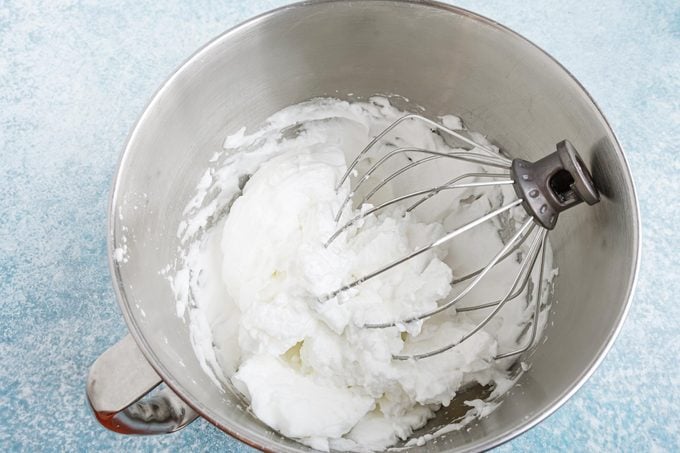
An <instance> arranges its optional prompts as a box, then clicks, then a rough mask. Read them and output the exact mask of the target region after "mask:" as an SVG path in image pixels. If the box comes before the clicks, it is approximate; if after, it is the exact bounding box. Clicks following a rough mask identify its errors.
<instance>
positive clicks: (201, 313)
mask: <svg viewBox="0 0 680 453" xmlns="http://www.w3.org/2000/svg"><path fill="white" fill-rule="evenodd" d="M403 115H404V112H402V111H399V110H398V109H396V108H394V107H393V106H391V105H390V104H389V101H388V100H387V99H385V98H380V97H376V98H371V99H370V100H369V102H365V103H362V102H353V103H348V102H345V101H340V100H336V99H314V100H311V101H308V102H303V103H301V104H298V105H295V106H291V107H288V108H285V109H283V110H281V111H280V112H278V113H276V114H274V115H272V116H271V117H270V118H269V119H268V120H267V121H266V122H265V124H264V125H263V126H262V127H261V128H260V129H258V130H257V131H255V132H254V133H246V130H245V129H241V130H239V131H238V132H237V133H236V134H234V135H232V136H230V137H228V138H227V139H226V140H225V149H224V150H223V151H221V152H219V153H216V154H215V156H214V157H213V158H212V159H211V163H210V164H211V167H210V168H209V169H208V170H207V171H206V173H205V174H204V176H203V178H202V179H201V181H200V182H199V183H198V186H197V189H196V195H195V197H194V198H193V199H192V201H191V202H190V203H189V205H188V206H187V208H186V211H185V218H186V221H184V222H182V224H181V225H180V227H179V230H178V234H179V236H180V238H181V240H182V243H183V244H184V246H185V250H184V252H183V254H182V256H181V259H180V260H179V262H178V264H177V265H176V267H175V273H174V276H173V277H172V278H171V284H172V287H173V290H174V292H175V295H176V297H177V311H178V315H179V316H187V317H188V320H189V327H190V331H191V337H192V343H193V346H194V350H195V352H196V355H197V356H198V358H199V360H200V362H201V363H202V365H203V368H204V370H205V371H206V372H207V373H208V374H209V375H210V376H211V377H212V379H213V380H214V382H215V383H216V385H218V386H220V387H221V388H227V389H234V388H235V389H238V391H240V392H241V393H242V394H243V395H245V397H246V398H247V399H248V401H249V403H250V406H251V409H252V411H253V412H254V414H255V415H256V416H257V417H258V418H260V419H261V420H262V421H264V422H265V423H266V424H268V425H269V426H271V427H272V428H274V429H276V430H278V431H279V432H281V433H282V434H284V435H285V436H289V437H292V438H295V439H298V440H299V441H301V442H303V443H305V444H307V445H310V446H312V447H313V448H316V449H319V450H329V449H331V448H334V449H338V450H356V451H367V450H383V449H385V448H387V447H389V446H391V445H394V444H395V443H397V442H398V441H399V440H405V439H408V438H409V437H410V436H411V434H412V433H413V431H414V430H416V429H418V428H420V427H422V426H424V425H425V424H426V422H427V420H428V419H430V418H431V417H433V415H434V413H435V412H436V411H437V410H438V409H439V408H441V407H442V406H448V405H449V404H450V402H451V400H452V399H453V398H454V397H455V396H456V393H457V392H458V391H459V390H460V389H461V388H464V387H466V386H468V385H471V384H475V383H477V384H481V385H485V386H486V385H489V386H495V388H496V390H501V389H502V390H503V391H507V389H509V388H510V387H511V385H510V383H511V380H510V376H509V373H508V371H507V368H508V366H509V365H510V364H511V363H512V361H513V359H507V360H500V361H495V360H494V359H493V357H494V356H495V355H496V354H498V353H499V352H506V351H509V350H514V349H516V348H517V347H518V346H521V345H523V343H524V342H525V341H526V339H527V338H526V337H527V335H526V330H527V329H526V327H527V325H528V322H529V321H530V319H531V316H532V310H533V308H532V307H533V306H532V304H528V303H527V302H526V300H525V299H522V300H519V301H517V303H512V304H507V305H506V306H505V307H504V308H503V309H502V311H501V313H500V315H499V316H497V317H496V318H495V319H494V320H493V321H492V322H491V323H489V325H488V326H487V327H485V328H484V329H482V330H481V331H480V332H478V333H477V334H475V335H474V336H473V337H472V338H471V339H470V340H468V341H466V342H464V343H462V344H461V345H459V346H457V347H455V348H453V349H451V350H449V351H447V352H445V353H443V354H441V355H439V356H437V357H436V358H434V359H424V360H420V361H417V362H416V361H397V360H393V359H392V356H393V355H394V354H404V353H412V352H422V351H427V350H432V349H437V348H438V347H440V346H442V345H445V344H449V343H452V342H453V341H455V339H456V338H460V337H462V336H463V335H464V334H465V333H467V332H468V331H469V330H471V329H472V328H473V327H474V326H475V325H476V324H477V322H479V321H480V320H481V319H482V318H483V317H484V316H485V315H486V314H488V311H485V310H480V311H476V312H468V313H456V312H455V310H449V311H446V312H444V313H442V314H440V315H437V316H435V317H433V318H430V319H428V320H426V321H425V322H421V323H418V324H417V325H411V326H409V328H408V332H404V331H403V330H404V329H401V330H400V329H399V328H397V327H393V328H388V329H366V328H361V326H362V325H364V324H366V323H376V322H384V321H391V320H395V319H403V318H406V317H409V316H412V315H415V314H419V313H422V312H424V311H427V310H430V309H432V308H434V307H436V306H437V302H438V301H440V300H441V299H443V298H445V297H446V296H447V295H449V294H450V292H451V291H452V287H451V283H450V282H451V281H452V278H453V276H454V275H459V276H460V275H463V274H465V273H466V272H469V271H471V270H474V269H475V268H476V267H474V266H473V265H472V264H471V263H472V261H471V260H470V259H469V258H470V257H471V256H475V255H476V254H480V253H481V254H483V253H491V252H489V251H493V252H496V251H497V250H499V249H500V248H501V247H502V245H503V242H502V239H501V237H500V235H499V234H498V230H499V229H500V227H501V225H499V224H498V222H496V223H494V222H487V223H486V224H483V225H482V226H481V227H480V228H478V229H477V230H475V231H474V232H472V233H471V234H470V235H468V236H467V237H466V239H465V241H459V242H457V243H455V244H453V245H451V246H450V247H448V248H447V247H443V248H441V249H437V250H434V251H430V252H428V253H425V254H422V255H420V256H419V257H417V258H416V259H413V260H411V261H408V262H407V263H405V264H403V265H401V266H398V267H397V268H395V269H393V270H391V271H389V272H386V273H384V274H382V275H381V276H379V277H377V278H375V279H373V280H370V281H367V282H365V283H364V284H362V285H360V286H359V287H357V288H356V289H355V290H353V291H351V292H347V293H343V294H341V295H340V296H338V297H336V298H334V299H331V300H328V301H325V302H321V301H320V300H321V298H322V296H323V295H325V294H327V293H329V292H331V291H333V290H334V289H337V288H338V287H340V286H341V285H342V284H344V283H348V282H349V281H352V280H354V279H355V278H356V277H357V276H360V275H365V274H367V273H369V272H371V271H373V270H375V269H377V268H379V267H381V266H382V265H384V264H386V263H389V262H391V261H393V260H394V259H396V258H399V257H401V256H403V255H405V254H407V253H408V252H410V251H413V250H414V249H415V248H417V247H419V246H422V245H424V244H426V243H428V242H430V241H432V240H435V239H437V238H439V237H441V236H442V235H443V234H444V233H445V232H446V231H447V230H448V229H449V228H450V227H451V225H455V224H460V223H462V222H464V221H467V220H469V219H472V218H474V217H479V216H480V215H483V214H484V213H486V212H487V211H488V210H489V209H490V208H492V207H494V206H497V205H498V204H499V203H500V202H502V200H503V198H504V197H510V196H512V193H511V191H512V189H511V188H504V189H500V188H498V189H495V190H492V191H487V192H483V193H482V194H483V195H482V196H481V197H479V198H476V199H475V198H474V197H469V195H471V194H472V193H473V192H466V191H463V192H461V193H460V194H459V197H458V198H459V199H461V200H462V199H466V200H468V202H466V203H460V204H459V203H455V204H453V203H452V204H451V205H450V208H449V209H447V210H446V211H442V212H439V213H438V212H432V209H430V211H427V208H426V207H424V209H425V211H426V212H427V214H428V215H427V216H422V218H421V217H419V214H418V210H416V211H414V212H412V213H408V214H405V213H404V210H403V208H395V209H392V210H386V211H383V212H380V213H379V214H378V215H370V216H367V217H366V218H364V219H363V221H362V222H361V223H360V225H357V226H355V227H352V228H350V229H349V230H348V231H346V232H345V233H343V234H342V235H340V236H339V237H338V238H337V239H336V240H335V241H334V242H332V243H331V245H330V246H329V247H327V248H326V247H324V243H325V242H326V240H327V239H328V238H329V237H330V236H331V235H332V234H333V232H334V231H335V230H336V228H337V224H336V222H335V221H334V216H335V213H336V212H337V211H338V209H340V206H341V203H342V201H343V199H344V198H345V196H347V194H348V191H349V185H348V184H345V186H343V187H342V188H341V189H340V190H339V191H336V189H335V187H336V185H337V184H338V182H339V181H340V178H341V177H342V175H343V174H344V172H345V170H346V168H347V162H348V159H351V158H353V156H355V155H356V153H358V152H359V151H360V150H361V149H362V148H363V147H364V146H365V145H366V144H367V143H368V142H369V141H370V140H371V139H372V137H374V136H375V135H376V134H378V133H379V132H380V131H382V130H383V129H384V128H385V127H387V126H388V125H389V124H390V123H391V122H393V121H394V120H396V119H397V118H399V117H401V116H403ZM441 120H442V121H443V122H444V123H445V124H447V125H450V126H453V127H456V128H460V127H462V125H461V124H460V121H459V120H458V119H457V118H456V117H453V116H447V117H444V118H442V119H441ZM471 135H472V136H473V137H474V139H475V140H477V141H478V142H483V143H484V144H486V145H487V146H491V145H490V144H489V143H488V142H487V141H486V140H484V138H483V137H482V136H480V135H479V134H473V133H471ZM394 141H395V143H394V146H397V145H398V146H416V147H422V148H427V149H431V150H437V151H443V152H450V151H452V148H451V147H450V146H449V145H448V144H447V143H446V142H445V140H444V139H443V138H442V137H441V136H439V135H436V134H434V133H433V132H432V131H431V130H430V129H429V128H428V127H426V126H424V125H422V124H416V123H415V122H414V123H405V124H404V126H403V128H402V129H400V133H399V138H394ZM460 165H461V166H462V168H464V169H466V170H467V171H480V170H481V169H480V167H479V166H477V165H476V164H468V163H464V164H460ZM386 189H387V192H388V193H387V195H389V187H387V188H386ZM507 191H510V192H507ZM356 212H358V211H355V210H353V209H352V208H351V207H348V208H347V209H346V210H345V212H344V213H343V217H342V219H341V221H340V224H342V223H343V220H347V219H350V218H352V217H353V216H354V215H355V214H356ZM517 215H518V216H521V213H518V214H517ZM423 219H427V220H423ZM514 220H517V221H519V220H521V219H520V218H519V217H518V218H517V219H514V218H506V219H505V221H506V222H508V221H514ZM547 255H548V269H551V268H552V253H550V250H548V254H547ZM518 267H519V264H518V262H517V261H516V260H512V259H508V260H505V261H504V262H503V263H501V264H500V265H499V266H498V267H497V268H496V269H494V270H493V271H492V272H493V273H492V275H490V276H489V278H488V280H487V281H486V284H485V285H483V287H482V288H480V289H479V290H475V291H473V292H472V293H471V294H470V297H469V298H468V299H466V300H465V301H464V302H461V305H463V306H464V305H476V304H478V303H481V302H488V301H489V300H492V298H494V297H498V296H499V295H502V294H503V293H504V292H505V291H506V290H507V288H509V286H510V284H511V283H512V279H513V277H514V276H515V275H516V273H517V271H518ZM548 286H549V285H544V287H545V288H546V289H545V291H546V292H547V291H548ZM543 318H544V317H543V316H542V317H541V320H540V322H539V326H540V328H541V329H542V326H543V324H544V323H545V319H543ZM501 393H502V392H500V391H496V392H494V394H493V397H494V398H497V397H498V396H500V394H501ZM469 405H470V407H471V410H470V412H468V415H467V416H466V417H464V419H463V420H459V421H457V423H453V424H451V425H449V427H448V428H444V429H440V430H439V431H440V434H443V433H445V432H446V431H447V430H448V431H450V430H453V429H459V428H460V427H462V426H464V425H465V424H466V423H468V422H469V421H471V420H473V419H476V418H478V417H482V416H485V415H487V414H488V413H489V412H490V411H491V410H493V408H495V406H496V405H497V403H493V402H482V401H479V400H477V401H474V402H471V403H469ZM436 434H437V433H434V434H430V435H427V436H421V437H419V438H417V439H412V440H411V441H410V442H411V444H416V445H418V444H422V443H424V442H426V441H428V440H430V439H431V438H433V436H435V435H436Z"/></svg>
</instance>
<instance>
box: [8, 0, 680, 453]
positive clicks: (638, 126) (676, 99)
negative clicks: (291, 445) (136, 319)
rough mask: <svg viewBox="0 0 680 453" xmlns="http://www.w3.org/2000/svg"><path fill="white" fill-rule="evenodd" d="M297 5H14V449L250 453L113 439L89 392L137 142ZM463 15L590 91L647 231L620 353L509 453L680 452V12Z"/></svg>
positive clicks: (563, 0) (111, 328)
mask: <svg viewBox="0 0 680 453" xmlns="http://www.w3.org/2000/svg"><path fill="white" fill-rule="evenodd" d="M283 3H285V2H284V1H273V0H270V1H253V2H241V1H237V0H220V1H217V0H215V1H210V0H200V1H198V0H197V1H191V2H186V1H180V0H174V1H164V2H158V1H154V0H125V1H116V2H113V1H94V0H90V1H76V0H42V1H41V0H26V1H12V0H0V304H1V305H0V306H1V310H0V450H7V449H9V450H25V451H36V450H68V451H75V450H88V451H90V450H109V451H111V450H114V451H131V450H134V451H138V450H154V451H155V450H188V449H189V448H191V449H193V450H196V451H199V450H200V451H206V450H222V451H246V450H248V448H247V447H244V446H243V445H241V444H239V443H238V442H237V441H234V440H232V439H230V438H229V437H227V436H226V435H224V434H222V433H221V432H220V431H218V430H217V429H216V428H214V427H212V426H211V425H209V424H208V423H206V422H204V421H202V420H199V421H197V422H196V423H194V424H193V425H191V426H190V427H189V428H187V429H185V430H183V431H181V432H179V433H177V434H174V435H168V436H157V437H146V438H145V437H124V436H119V435H116V434H113V433H109V432H106V431H104V430H103V429H102V428H100V427H99V426H98V424H97V423H96V422H95V420H94V419H93V417H92V416H91V414H90V412H89V409H88V407H87V405H86V402H85V397H84V395H85V391H84V386H85V376H86V373H87V369H88V366H89V365H90V363H92V361H93V360H94V359H95V358H96V357H97V356H98V354H100V353H101V352H102V351H104V350H105V349H106V348H107V347H108V346H109V345H111V344H113V343H114V342H116V341H117V340H118V339H120V338H121V337H122V336H123V335H125V332H126V327H125V325H124V322H123V319H122V316H121V314H120V312H119V310H118V307H117V305H116V304H115V302H114V299H113V291H112V288H111V282H110V277H109V273H108V267H107V258H106V247H105V245H106V208H107V197H108V189H109V185H110V181H111V177H112V175H113V171H114V168H115V165H116V162H117V159H118V153H119V152H120V150H121V148H122V146H123V144H124V140H125V137H126V134H127V132H128V130H129V128H130V127H131V125H132V124H133V123H134V121H135V119H136V118H137V117H138V115H139V114H140V113H141V112H142V110H143V108H144V106H145V104H146V102H147V100H148V98H149V96H150V95H151V94H152V93H153V92H154V90H155V89H156V87H157V86H158V85H159V84H160V83H161V82H162V81H163V80H164V79H165V78H166V77H167V76H168V75H169V74H170V73H171V72H172V71H173V69H174V68H175V67H177V66H178V65H179V64H180V63H181V62H182V61H183V60H184V59H185V58H186V57H187V56H189V55H190V54H191V53H192V52H193V51H194V50H195V49H196V48H198V47H199V46H200V45H202V44H203V43H205V42H206V41H207V40H209V39H211V38H212V37H214V36H215V35H217V34H219V33H220V32H222V31H223V30H225V29H227V28H229V27H231V26H233V25H235V24H237V23H238V22H240V21H242V20H244V19H246V18H248V17H250V16H252V15H254V14H257V13H260V12H262V11H265V10H267V9H270V8H273V7H275V6H279V5H281V4H283ZM457 3H458V4H459V5H460V6H463V7H465V8H468V9H471V10H474V11H477V12H479V13H481V14H484V15H486V16H489V17H492V18H494V19H496V20H498V21H500V22H501V23H503V24H505V25H508V26H509V27H511V28H513V29H515V30H516V31H518V32H520V33H521V34H523V35H525V36H526V37H528V38H529V39H531V40H533V41H534V42H536V43H537V44H538V45H540V46H541V47H543V48H544V49H546V50H547V51H548V52H550V53H551V54H552V55H554V56H555V57H556V58H557V59H558V60H560V61H561V62H562V63H563V64H564V65H565V66H566V67H567V68H568V69H569V70H570V71H572V72H573V74H574V75H575V76H576V77H577V78H578V79H580V80H581V82H582V83H583V84H584V85H585V86H586V88H587V89H588V90H589V91H590V93H591V94H592V95H593V96H594V97H595V99H596V100H597V101H598V102H599V104H600V106H601V107H602V109H603V110H604V112H605V113H606V114H607V115H608V117H609V120H610V121H611V123H612V125H613V127H614V130H615V131H616V132H617V133H618V136H619V138H620V139H621V142H622V143H623V146H624V148H625V150H626V152H627V155H628V158H629V160H630V163H631V166H632V169H633V174H634V177H635V180H636V182H637V187H638V191H639V197H640V207H641V211H642V217H643V262H642V268H641V273H640V278H639V285H638V290H637V293H636V296H635V300H634V303H633V306H632V309H631V311H630V314H629V317H628V320H627V322H626V324H625V326H624V328H623V330H622V332H621V335H620V337H619V339H618V341H617V342H616V344H615V346H614V348H613V350H612V351H611V352H610V353H609V355H608V357H607V358H606V360H605V361H604V363H603V364H602V366H601V367H600V368H599V369H598V371H597V372H596V373H595V374H594V376H593V377H592V379H591V380H590V381H589V382H588V383H587V384H586V385H585V386H584V387H583V389H582V390H580V391H579V392H578V394H577V395H576V396H575V397H574V398H572V399H571V400H570V401H569V402H568V403H567V404H566V405H564V407H562V408H561V409H560V410H559V411H558V412H557V413H556V414H555V415H553V416H552V417H550V418H549V419H548V420H547V421H545V422H543V423H542V424H540V425H539V426H538V427H536V428H535V429H533V430H531V431H530V432H529V433H527V434H525V435H523V436H521V437H519V438H518V439H516V440H514V441H512V442H510V443H508V444H506V445H504V446H502V447H501V448H500V449H499V451H514V450H520V451H526V450H534V451H539V450H540V451H544V450H552V451H557V450H559V451H680V432H679V429H680V416H679V415H678V414H679V412H680V379H678V373H679V372H680V366H679V365H678V357H677V354H678V351H680V335H679V327H678V326H679V325H680V324H679V320H680V298H679V296H680V266H679V265H678V264H679V261H680V240H679V239H680V235H679V234H678V232H677V231H678V228H680V215H679V214H678V212H679V210H680V203H679V202H678V197H679V196H680V183H679V180H680V3H679V2H678V0H656V1H634V0H627V1H624V0H604V1H598V2H590V1H577V0H541V1H539V0H534V1H523V2H514V1H510V0H508V1H504V0H492V1H485V2H481V1H474V0H460V1H458V2H457Z"/></svg>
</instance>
